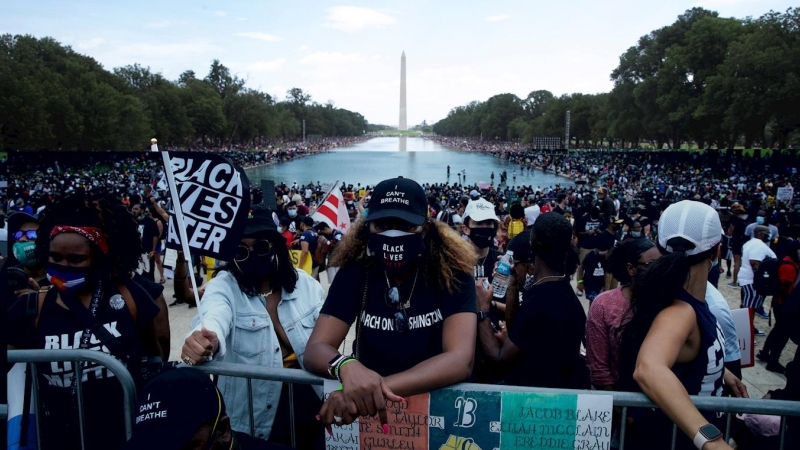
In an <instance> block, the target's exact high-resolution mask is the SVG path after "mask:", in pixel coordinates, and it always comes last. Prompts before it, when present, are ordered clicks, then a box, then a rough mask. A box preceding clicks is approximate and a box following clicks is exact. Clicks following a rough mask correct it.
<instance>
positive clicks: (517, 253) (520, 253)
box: [507, 228, 533, 262]
mask: <svg viewBox="0 0 800 450" xmlns="http://www.w3.org/2000/svg"><path fill="white" fill-rule="evenodd" d="M507 250H511V251H512V252H514V259H516V260H517V261H524V262H530V260H531V256H533V251H532V250H531V230H530V228H529V229H527V230H525V231H523V232H522V233H520V234H518V235H516V236H514V239H511V241H509V243H508V247H507Z"/></svg>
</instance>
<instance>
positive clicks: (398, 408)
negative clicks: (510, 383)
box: [325, 380, 613, 450]
mask: <svg viewBox="0 0 800 450" xmlns="http://www.w3.org/2000/svg"><path fill="white" fill-rule="evenodd" d="M338 387H339V382H337V381H332V380H326V382H325V399H327V398H328V396H330V394H331V392H333V391H334V390H336V389H337V388H338ZM386 407H387V413H388V414H387V417H388V420H389V428H390V434H389V435H385V434H383V431H382V430H381V427H380V422H379V421H378V419H377V418H369V417H361V418H359V419H358V420H357V421H356V422H354V423H353V424H350V425H345V426H341V427H337V426H333V427H331V428H332V431H333V434H331V435H328V434H326V449H327V450H357V449H370V450H372V449H376V450H377V449H398V448H409V449H411V448H414V449H431V450H497V449H523V448H524V449H565V448H568V449H572V448H581V449H593V450H609V449H610V448H611V419H612V407H613V397H612V396H610V395H602V394H597V395H593V394H575V395H570V394H542V393H531V392H496V391H481V390H475V391H464V390H460V389H452V388H445V389H440V390H437V391H433V392H431V393H429V394H421V395H415V396H412V397H406V401H405V402H401V403H396V402H387V404H386Z"/></svg>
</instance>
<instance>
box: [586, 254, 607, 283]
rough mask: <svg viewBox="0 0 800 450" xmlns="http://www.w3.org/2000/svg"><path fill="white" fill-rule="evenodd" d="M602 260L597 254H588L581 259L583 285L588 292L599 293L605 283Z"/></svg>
mask: <svg viewBox="0 0 800 450" xmlns="http://www.w3.org/2000/svg"><path fill="white" fill-rule="evenodd" d="M605 276H606V272H605V268H604V267H603V258H601V257H600V255H599V254H598V253H597V252H589V253H587V254H586V256H584V258H583V284H584V286H585V287H586V289H587V290H589V291H600V289H602V288H603V285H604V284H605V282H606V277H605Z"/></svg>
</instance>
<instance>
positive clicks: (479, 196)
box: [469, 189, 481, 200]
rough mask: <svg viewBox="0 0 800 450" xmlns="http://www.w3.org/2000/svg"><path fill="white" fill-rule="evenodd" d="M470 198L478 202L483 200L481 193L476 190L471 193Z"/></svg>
mask: <svg viewBox="0 0 800 450" xmlns="http://www.w3.org/2000/svg"><path fill="white" fill-rule="evenodd" d="M469 198H470V199H472V200H477V199H479V198H481V194H480V192H478V191H476V190H475V189H473V190H471V191H469Z"/></svg>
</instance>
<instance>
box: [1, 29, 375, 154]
mask: <svg viewBox="0 0 800 450" xmlns="http://www.w3.org/2000/svg"><path fill="white" fill-rule="evenodd" d="M0 92H3V95H2V96H0V149H6V150H8V149H20V150H43V149H45V150H62V149H63V150H137V149H138V150H141V149H144V148H146V146H147V145H148V143H149V142H150V138H152V137H156V138H157V139H158V141H159V144H163V145H167V146H189V147H191V146H193V145H203V146H223V145H244V146H247V145H257V144H258V143H260V142H264V141H267V140H273V139H281V138H290V139H297V138H299V137H301V136H302V133H303V127H302V124H303V121H305V126H306V130H305V131H306V133H307V134H308V135H313V134H318V135H323V136H356V135H361V134H363V133H364V132H365V130H367V126H368V124H367V121H366V120H365V119H364V117H363V116H362V115H361V114H359V113H356V112H352V111H348V110H346V109H342V108H337V107H335V106H334V105H333V104H332V103H330V102H329V103H327V104H319V103H317V102H314V101H312V100H311V96H310V95H309V94H307V93H305V92H303V90H302V89H299V88H293V89H290V90H289V91H288V92H287V93H286V98H285V99H284V100H282V101H279V100H277V99H275V98H273V97H271V96H270V95H269V94H266V93H264V92H260V91H258V90H255V89H251V88H248V87H247V86H245V80H243V79H241V78H239V77H237V76H236V75H232V74H231V72H230V70H229V69H228V68H227V67H225V66H224V65H223V64H221V63H220V62H219V61H218V60H214V61H213V62H212V64H211V67H210V68H209V71H208V74H207V75H206V76H205V77H203V78H198V76H196V74H195V73H194V72H193V71H191V70H187V71H185V72H183V73H182V74H181V75H180V77H179V78H178V79H177V80H168V79H166V78H165V77H164V76H162V75H161V74H160V73H154V72H152V71H151V70H150V69H149V68H148V67H143V66H141V65H139V64H133V65H129V66H125V67H118V68H115V69H113V71H107V70H105V69H104V68H103V67H102V65H100V64H99V63H98V62H97V61H95V60H94V59H93V58H91V57H88V56H85V55H81V54H79V53H77V52H75V51H73V50H72V49H71V48H70V47H68V46H63V45H61V44H59V43H58V42H57V41H56V40H54V39H52V38H47V37H46V38H41V39H37V38H35V37H33V36H30V35H25V36H20V35H17V36H12V35H10V34H5V35H2V36H0Z"/></svg>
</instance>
